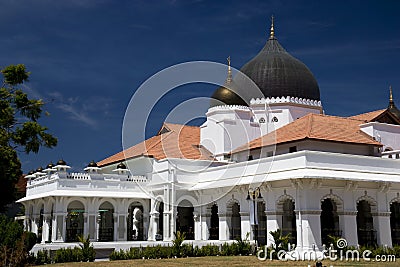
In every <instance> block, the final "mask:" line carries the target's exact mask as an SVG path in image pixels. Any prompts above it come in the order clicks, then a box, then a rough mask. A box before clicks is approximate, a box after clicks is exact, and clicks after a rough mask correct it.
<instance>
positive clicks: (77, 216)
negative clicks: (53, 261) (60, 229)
mask: <svg viewBox="0 0 400 267" xmlns="http://www.w3.org/2000/svg"><path fill="white" fill-rule="evenodd" d="M84 212H85V206H84V205H83V204H82V202H80V201H78V200H74V201H72V202H71V203H69V205H68V208H67V222H66V226H67V227H66V241H67V242H76V241H78V236H81V235H83V213H84Z"/></svg>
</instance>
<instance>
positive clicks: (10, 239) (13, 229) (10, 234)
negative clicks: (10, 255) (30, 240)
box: [0, 215, 24, 249]
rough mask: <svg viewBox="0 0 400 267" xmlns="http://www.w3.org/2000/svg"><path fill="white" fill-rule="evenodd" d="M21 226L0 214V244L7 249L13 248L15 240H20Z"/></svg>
mask: <svg viewBox="0 0 400 267" xmlns="http://www.w3.org/2000/svg"><path fill="white" fill-rule="evenodd" d="M23 232H24V230H23V227H22V226H21V225H20V224H19V223H17V222H15V221H14V220H12V219H9V218H7V216H5V215H0V246H5V247H7V248H8V249H13V248H15V246H16V244H17V240H20V239H21V237H22V233H23Z"/></svg>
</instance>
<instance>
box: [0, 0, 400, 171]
mask: <svg viewBox="0 0 400 267" xmlns="http://www.w3.org/2000/svg"><path fill="white" fill-rule="evenodd" d="M271 14H274V15H275V18H276V20H275V21H276V23H275V26H276V27H275V32H276V36H277V38H278V40H279V42H280V43H281V44H282V45H283V46H284V47H285V48H286V50H287V51H288V52H289V53H291V54H292V55H293V56H295V57H297V58H299V59H300V60H301V61H303V62H304V63H305V64H306V65H307V66H308V67H309V68H310V69H311V71H312V72H313V73H314V75H315V77H316V79H317V81H318V83H319V86H320V91H321V98H322V101H323V105H324V109H325V112H326V113H327V114H332V115H340V116H347V115H352V114H357V113H362V112H366V111H370V110H374V109H381V108H384V107H386V106H387V104H388V87H389V84H391V85H392V86H393V90H394V97H395V100H397V103H398V105H400V75H399V74H400V67H399V63H400V2H399V1H395V0H393V1H390V0H387V1H365V0H364V1H235V2H228V1H201V0H199V1H183V0H181V1H179V0H177V1H112V0H68V1H67V0H65V1H50V0H36V1H28V0H20V1H12V0H1V1H0V32H1V38H0V66H1V67H4V66H7V65H9V64H17V63H24V64H26V66H27V68H28V70H29V71H31V72H32V75H31V79H30V82H29V83H28V84H26V90H28V91H29V93H30V94H31V96H33V97H39V98H43V99H44V100H45V101H46V102H47V103H48V104H47V105H46V110H48V111H49V112H50V113H51V116H50V117H46V118H43V119H42V120H41V123H42V124H44V125H46V126H48V127H49V129H50V131H51V132H52V133H54V134H55V135H56V136H57V137H58V139H59V145H58V146H57V147H56V148H54V149H51V150H49V149H42V150H41V151H40V152H39V154H38V155H28V156H26V155H21V157H22V162H23V169H24V171H28V170H30V169H32V168H37V167H38V166H39V165H46V164H47V163H48V162H50V161H53V162H54V161H57V160H58V159H59V158H63V159H65V160H66V161H67V162H68V163H69V164H70V165H71V166H73V167H74V168H75V169H76V170H80V169H82V168H83V167H84V166H85V165H86V164H87V163H88V162H89V161H91V160H92V159H93V160H96V161H97V160H101V159H103V158H105V157H107V156H109V155H111V154H113V153H115V152H118V151H120V150H121V128H122V121H123V116H124V112H125V108H126V106H127V104H128V102H129V100H130V98H131V96H132V95H133V94H134V92H135V90H136V89H137V88H138V87H139V86H140V84H141V83H142V82H144V81H145V80H146V79H147V78H149V77H150V76H151V75H153V74H155V73H156V72H158V71H160V70H162V69H164V68H166V67H169V66H171V65H174V64H177V63H182V62H186V61H192V60H210V61H216V62H221V63H225V62H226V61H225V60H226V58H227V56H229V55H230V56H231V58H232V65H233V66H234V67H236V68H240V67H241V66H243V64H244V63H246V62H247V61H249V60H250V59H251V58H252V57H253V56H255V55H256V54H257V53H258V51H259V50H260V49H261V48H262V47H263V45H264V43H265V41H266V39H267V36H268V29H269V24H270V16H271ZM214 88H215V87H214V86H187V87H183V88H180V89H181V93H179V94H175V95H174V96H170V97H166V98H165V99H164V100H163V101H161V102H160V104H159V105H158V106H157V107H156V110H155V112H153V114H152V117H151V126H150V127H148V129H147V130H148V132H147V133H146V134H147V135H151V134H154V133H155V132H156V131H157V130H158V129H159V127H160V126H161V123H162V121H163V118H164V116H165V115H166V113H167V112H168V110H169V109H170V108H171V107H173V106H174V105H176V104H178V103H179V101H182V100H185V99H188V98H191V97H196V96H210V95H211V94H212V91H213V90H214Z"/></svg>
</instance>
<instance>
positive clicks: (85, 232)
mask: <svg viewBox="0 0 400 267" xmlns="http://www.w3.org/2000/svg"><path fill="white" fill-rule="evenodd" d="M88 235H89V227H88V213H87V212H84V213H83V237H84V238H87V236H88Z"/></svg>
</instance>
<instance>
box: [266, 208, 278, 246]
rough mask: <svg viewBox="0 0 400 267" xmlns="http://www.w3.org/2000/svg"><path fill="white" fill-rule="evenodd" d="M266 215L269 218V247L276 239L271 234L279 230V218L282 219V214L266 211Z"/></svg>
mask: <svg viewBox="0 0 400 267" xmlns="http://www.w3.org/2000/svg"><path fill="white" fill-rule="evenodd" d="M265 215H266V216H267V246H270V245H272V244H273V240H274V239H273V237H272V235H271V234H270V233H269V232H271V231H276V230H278V229H279V218H281V219H282V214H279V213H277V212H276V211H274V210H270V211H265Z"/></svg>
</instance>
